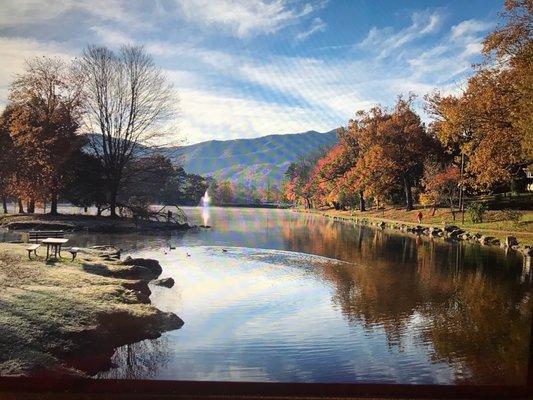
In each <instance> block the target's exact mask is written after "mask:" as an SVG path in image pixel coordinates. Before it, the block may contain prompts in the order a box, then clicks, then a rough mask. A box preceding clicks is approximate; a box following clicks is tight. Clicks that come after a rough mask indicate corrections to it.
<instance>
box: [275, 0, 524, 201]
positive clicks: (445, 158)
mask: <svg viewBox="0 0 533 400" xmlns="http://www.w3.org/2000/svg"><path fill="white" fill-rule="evenodd" d="M532 15H533V1H531V0H506V1H505V8H504V11H503V12H502V13H501V16H502V19H503V24H500V25H499V26H498V27H497V28H496V29H495V30H494V31H493V32H491V33H490V34H488V35H487V36H486V38H485V39H484V41H483V50H482V54H483V61H482V62H481V63H479V64H477V65H474V66H473V69H474V70H473V74H472V76H471V77H470V78H469V79H468V81H467V82H466V86H465V88H464V90H462V93H460V94H457V95H456V94H445V93H441V92H439V91H435V92H433V93H430V94H428V95H426V96H425V97H424V99H423V100H424V108H425V110H426V112H427V113H428V115H429V116H430V118H431V121H430V122H429V123H428V124H425V123H424V122H422V120H421V118H420V116H419V115H418V114H417V112H416V111H415V109H414V101H415V96H414V95H412V94H410V95H409V96H407V97H402V96H399V97H398V99H397V101H396V104H395V106H394V107H392V108H386V107H382V106H376V107H373V108H371V109H370V110H366V111H365V110H361V111H357V112H356V113H355V117H354V118H353V119H351V120H350V121H349V122H348V125H347V126H346V127H343V128H340V129H338V132H337V133H338V138H339V140H338V143H337V144H336V145H335V146H334V147H333V148H331V149H329V150H328V151H325V152H323V153H322V154H314V155H312V156H310V157H308V158H306V159H303V160H301V161H299V162H297V163H292V164H291V165H290V166H289V168H288V170H287V171H286V173H285V177H284V182H283V194H284V196H285V197H286V198H287V199H288V200H289V201H290V202H292V203H294V204H301V205H304V206H306V207H309V208H310V207H321V206H333V207H335V208H338V209H340V208H355V207H358V208H359V209H360V210H361V211H364V210H365V208H366V207H367V204H368V202H370V201H371V202H372V203H374V204H377V205H379V204H381V203H383V202H389V203H399V202H403V203H404V204H405V208H406V209H407V210H411V209H412V208H413V203H414V201H415V200H417V199H418V201H419V202H420V203H422V204H425V205H433V206H437V205H443V204H447V205H449V206H450V207H452V208H453V207H454V205H456V206H460V205H462V204H464V196H465V194H479V193H487V192H504V191H509V190H511V191H520V190H524V189H525V182H526V179H525V178H526V175H525V169H526V168H527V167H528V166H530V165H531V163H532V162H533V133H532V132H533V102H532V101H531V99H532V98H533V93H532V92H533V72H532V71H533V65H532V64H533V63H532V61H533V46H532V36H533V18H532Z"/></svg>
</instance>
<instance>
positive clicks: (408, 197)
mask: <svg viewBox="0 0 533 400" xmlns="http://www.w3.org/2000/svg"><path fill="white" fill-rule="evenodd" d="M403 187H404V189H405V209H406V210H407V211H411V210H412V209H413V193H412V192H411V182H409V178H408V177H407V175H404V176H403Z"/></svg>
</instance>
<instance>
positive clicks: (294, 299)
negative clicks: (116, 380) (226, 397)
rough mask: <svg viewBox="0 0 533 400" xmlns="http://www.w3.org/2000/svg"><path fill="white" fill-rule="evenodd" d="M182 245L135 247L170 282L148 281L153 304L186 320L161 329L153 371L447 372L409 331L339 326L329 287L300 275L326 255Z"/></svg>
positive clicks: (344, 377) (228, 375)
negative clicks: (160, 358) (399, 334)
mask: <svg viewBox="0 0 533 400" xmlns="http://www.w3.org/2000/svg"><path fill="white" fill-rule="evenodd" d="M183 250H184V249H178V250H177V251H172V252H170V253H169V254H167V255H162V254H161V253H160V252H158V251H146V252H142V256H145V257H154V258H159V259H161V261H162V265H163V266H164V273H163V275H162V276H165V277H166V276H172V277H173V278H174V279H175V280H176V286H175V287H174V288H172V289H170V290H168V289H165V288H159V287H153V288H152V289H153V294H152V299H153V302H154V304H156V305H157V306H158V307H159V308H161V309H163V310H165V311H172V312H175V313H176V314H178V315H180V316H181V317H182V318H183V319H184V321H186V322H185V325H184V326H183V328H182V329H180V330H177V331H173V332H168V333H166V334H164V335H163V338H165V339H166V343H167V344H168V345H167V348H166V349H165V351H166V352H168V354H169V360H168V362H167V364H166V365H165V367H164V368H160V370H159V371H158V372H157V373H156V375H155V376H154V378H157V379H185V380H186V379H194V380H252V381H253V380H260V381H265V380H267V381H268V380H274V381H347V382H349V381H354V380H362V381H374V382H377V381H379V382H410V383H417V382H419V383H422V382H441V383H444V382H448V381H449V380H450V377H451V375H452V372H451V371H450V368H449V367H448V366H447V365H446V364H445V363H441V364H438V363H437V364H435V363H431V362H430V361H428V352H427V349H424V347H423V346H420V345H419V344H418V343H416V339H414V338H412V337H408V338H407V339H408V341H407V342H405V343H403V346H402V348H401V349H399V348H390V347H389V346H388V345H387V338H386V336H385V334H384V333H383V332H382V330H381V329H380V328H379V327H375V328H374V329H373V330H372V332H371V333H369V332H368V331H367V330H365V329H364V328H363V327H362V326H361V325H359V326H348V325H347V324H346V321H345V320H344V319H343V317H342V314H341V313H340V312H339V311H338V310H335V309H334V308H333V307H332V305H331V297H332V290H333V289H332V288H331V287H330V286H329V285H326V284H324V282H323V281H321V280H320V279H317V277H316V275H313V274H310V273H309V268H310V267H312V268H320V267H324V266H327V265H329V266H334V265H335V264H337V262H335V261H333V260H329V259H326V258H322V257H312V256H303V255H301V254H297V253H288V252H283V253H282V254H280V253H275V252H266V251H264V250H255V249H243V248H227V253H224V252H222V248H221V247H190V248H187V249H186V252H188V253H189V254H190V255H191V257H187V256H186V255H185V254H184V253H183ZM287 265H290V266H287ZM415 325H416V322H413V326H415ZM112 373H116V371H115V372H112ZM104 376H105V375H104Z"/></svg>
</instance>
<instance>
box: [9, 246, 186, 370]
mask: <svg viewBox="0 0 533 400" xmlns="http://www.w3.org/2000/svg"><path fill="white" fill-rule="evenodd" d="M25 247H26V246H25V244H12V243H0V289H1V290H0V301H1V302H2V307H1V308H0V335H1V337H2V340H0V376H4V377H5V376H38V377H69V376H70V377H76V376H78V377H90V376H92V375H94V374H95V373H97V372H99V371H103V370H106V369H107V368H109V367H111V366H112V365H111V357H112V355H113V353H114V351H115V349H116V348H118V347H120V346H124V345H127V344H131V343H135V342H138V341H141V340H145V339H155V338H158V337H159V336H161V334H162V333H163V332H166V331H170V330H175V329H179V328H181V326H183V324H184V322H183V321H182V320H181V319H180V318H179V317H178V316H177V315H175V314H174V313H170V312H163V311H161V310H159V309H158V308H156V307H155V306H153V305H152V304H151V301H150V294H151V291H150V289H149V286H148V283H149V282H151V281H153V280H155V279H157V278H158V277H159V275H160V274H161V272H162V269H161V267H160V265H159V262H158V261H157V260H152V259H140V258H134V259H131V258H129V257H128V258H126V259H125V260H120V251H118V250H117V249H115V248H113V247H110V246H96V247H94V248H80V249H79V252H78V257H77V258H76V259H75V260H74V261H71V260H70V258H68V257H67V258H64V259H61V260H60V261H45V260H44V258H43V256H42V254H43V252H42V249H41V251H40V253H41V255H40V256H39V257H37V259H33V260H28V258H27V254H26V250H25ZM38 254H39V250H38Z"/></svg>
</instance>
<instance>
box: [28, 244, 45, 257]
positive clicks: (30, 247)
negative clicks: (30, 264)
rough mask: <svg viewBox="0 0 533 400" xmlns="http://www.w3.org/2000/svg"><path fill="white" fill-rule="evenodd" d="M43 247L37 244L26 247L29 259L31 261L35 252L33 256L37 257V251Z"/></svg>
mask: <svg viewBox="0 0 533 400" xmlns="http://www.w3.org/2000/svg"><path fill="white" fill-rule="evenodd" d="M39 247H41V245H40V244H39V243H37V244H31V245H29V246H28V247H26V250H27V251H28V258H29V259H30V260H31V252H32V251H33V254H34V255H35V257H37V249H38V248H39Z"/></svg>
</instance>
